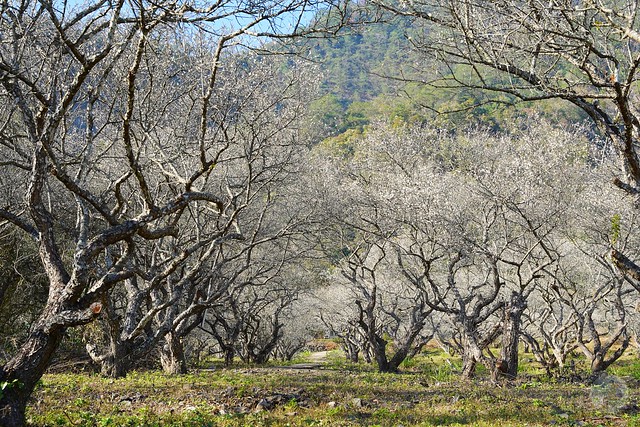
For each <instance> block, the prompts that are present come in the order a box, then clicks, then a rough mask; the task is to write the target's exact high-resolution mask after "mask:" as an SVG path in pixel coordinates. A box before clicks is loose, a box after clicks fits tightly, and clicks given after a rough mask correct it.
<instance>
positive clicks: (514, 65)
mask: <svg viewBox="0 0 640 427" xmlns="http://www.w3.org/2000/svg"><path fill="white" fill-rule="evenodd" d="M373 3H374V4H376V5H377V6H379V7H381V8H383V9H384V10H386V11H391V12H392V13H395V14H399V15H403V16H408V17H413V18H414V19H415V22H417V23H419V24H424V27H423V28H424V32H423V34H424V37H417V38H414V39H413V40H412V42H413V45H414V46H415V48H417V49H418V50H419V51H421V52H424V53H425V54H429V55H431V56H432V57H435V58H437V59H439V60H443V61H444V63H445V67H444V71H443V72H442V73H440V74H439V75H429V73H428V72H427V71H426V70H421V71H419V72H420V73H421V77H420V78H419V79H418V80H421V81H422V82H423V83H426V84H430V85H433V86H435V87H447V88H463V87H464V88H474V89H478V90H482V91H488V92H490V93H493V94H494V95H496V97H495V98H494V99H495V100H496V101H497V102H505V97H504V96H503V95H508V96H511V97H512V98H515V99H517V100H523V101H540V100H546V99H552V100H563V101H566V102H568V103H569V104H572V105H574V106H575V107H577V108H579V109H581V110H582V111H584V112H585V113H586V114H587V115H588V116H589V117H590V118H591V120H592V122H593V123H594V124H595V126H596V127H597V128H598V129H599V130H600V132H601V134H602V135H605V136H606V137H607V138H608V140H609V141H611V143H612V146H613V147H614V149H615V151H616V153H617V154H618V157H619V159H620V163H621V165H622V171H621V172H620V173H619V174H618V176H617V177H616V178H615V179H614V183H615V185H617V186H618V187H619V188H621V189H623V190H624V191H625V192H626V193H627V194H629V195H630V196H632V197H633V198H634V199H637V198H638V194H639V191H640V160H639V156H638V148H637V147H638V135H639V131H640V121H639V120H638V114H639V111H638V109H637V104H638V102H637V101H638V92H637V90H638V85H637V81H638V65H639V64H640V54H639V53H638V52H640V49H639V47H640V34H639V33H638V30H637V28H638V19H640V18H639V17H638V13H637V9H638V3H637V2H636V1H635V0H625V1H619V2H602V1H597V0H585V1H578V2H576V1H571V0H552V1H539V0H536V1H526V2H525V1H520V0H513V1H512V0H509V1H476V0H448V1H430V0H415V1H408V2H400V3H396V2H386V1H384V0H374V1H373ZM610 255H611V257H612V258H613V259H615V260H616V264H617V266H618V268H620V269H622V270H623V271H625V272H626V273H627V274H628V275H629V276H635V277H640V274H639V273H640V268H639V267H638V265H637V264H636V263H635V262H634V260H633V259H632V258H631V257H630V256H628V255H625V254H624V253H622V252H620V251H619V250H615V249H614V250H612V251H611V254H610Z"/></svg>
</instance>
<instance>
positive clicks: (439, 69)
mask: <svg viewBox="0 0 640 427" xmlns="http://www.w3.org/2000/svg"><path fill="white" fill-rule="evenodd" d="M421 31H428V29H425V28H420V27H418V26H417V25H416V24H415V23H414V22H412V21H411V20H410V19H408V18H402V17H395V18H393V19H386V20H384V22H379V23H376V24H370V25H365V26H362V27H355V28H354V27H351V28H348V29H344V30H343V31H342V32H341V33H339V34H338V36H337V37H335V38H320V39H317V38H313V39H308V40H306V41H305V42H304V43H306V44H307V46H306V47H307V48H308V52H309V57H310V58H311V59H312V60H314V61H317V62H318V63H320V64H321V68H322V70H323V71H322V81H321V85H320V91H319V97H318V99H316V100H314V101H313V102H311V104H310V106H309V113H310V125H309V127H310V130H311V132H312V133H313V137H312V140H313V141H315V142H319V141H321V140H322V139H324V138H327V137H336V136H337V135H340V134H342V133H344V132H346V131H348V130H357V131H359V132H361V131H362V130H363V128H364V127H365V126H366V125H368V124H369V123H371V122H372V121H374V120H377V119H381V118H383V119H385V120H390V121H400V122H403V123H406V124H416V123H418V124H420V123H425V122H429V123H431V124H435V125H436V126H439V127H443V128H449V129H452V128H458V127H471V126H482V127H489V128H491V129H493V130H495V131H500V130H504V129H505V127H506V126H507V125H508V124H510V123H513V122H514V120H516V119H517V118H518V117H523V116H530V115H534V114H535V115H538V116H541V117H544V118H546V119H548V120H550V121H552V122H556V123H561V124H568V123H575V122H577V121H583V120H584V119H586V116H585V115H584V114H583V113H582V112H580V111H578V110H577V109H576V108H575V107H573V106H572V105H570V104H568V103H563V102H562V101H558V100H549V101H542V102H537V103H535V106H534V104H533V103H531V102H518V100H517V99H516V98H515V97H512V96H508V95H501V96H498V97H496V94H489V93H485V92H483V91H481V90H474V89H470V88H463V87H460V85H459V84H457V83H456V82H455V81H454V80H453V79H452V73H451V71H450V70H449V69H447V68H445V67H444V66H443V65H442V63H441V62H438V61H436V60H435V59H434V58H431V57H428V56H425V55H424V54H421V53H419V52H417V50H416V49H415V48H414V46H413V45H412V41H411V39H412V38H413V37H419V34H420V32H421ZM452 71H453V72H454V73H455V75H456V77H457V78H462V79H466V80H469V81H470V80H473V75H472V74H471V72H470V70H468V69H464V68H463V67H462V66H459V67H457V68H454V69H453V70H452ZM496 78H497V77H496ZM425 82H428V83H427V84H425ZM353 134H354V133H353V132H349V133H348V134H347V135H345V136H344V137H343V138H342V139H344V138H350V137H352V136H353Z"/></svg>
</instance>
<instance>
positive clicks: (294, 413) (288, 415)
mask: <svg viewBox="0 0 640 427" xmlns="http://www.w3.org/2000/svg"><path fill="white" fill-rule="evenodd" d="M285 415H286V416H287V417H295V416H296V415H298V413H297V412H286V413H285Z"/></svg>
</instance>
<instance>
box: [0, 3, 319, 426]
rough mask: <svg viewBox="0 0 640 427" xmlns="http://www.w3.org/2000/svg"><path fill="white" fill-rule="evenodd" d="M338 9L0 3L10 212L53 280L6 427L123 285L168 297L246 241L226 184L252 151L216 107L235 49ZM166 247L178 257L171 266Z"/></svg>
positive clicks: (14, 372) (14, 371)
mask: <svg viewBox="0 0 640 427" xmlns="http://www.w3.org/2000/svg"><path fill="white" fill-rule="evenodd" d="M325 5H327V3H320V2H313V1H306V0H302V1H295V0H294V1H282V2H281V1H272V2H266V3H265V2H261V3H256V2H244V1H241V2H233V3H230V2H226V1H223V2H216V3H214V4H211V5H205V6H202V7H200V6H198V5H192V4H186V3H171V2H161V3H157V2H152V3H148V2H137V3H136V2H125V1H124V0H122V1H117V2H115V3H114V2H108V1H102V0H98V1H96V2H92V3H88V4H76V3H71V2H69V3H67V2H66V1H62V2H55V3H52V2H41V1H37V0H34V1H22V2H18V1H11V2H5V3H3V4H2V6H0V16H1V21H0V25H1V26H2V30H1V31H2V33H3V34H4V35H5V36H3V39H2V41H1V42H0V49H1V53H0V83H1V86H2V89H1V91H0V97H1V98H2V112H1V113H0V117H1V120H2V122H1V125H0V147H1V150H2V157H3V160H2V163H1V165H2V168H3V171H2V172H3V175H4V176H12V177H13V178H12V179H11V180H7V179H5V180H4V181H3V184H7V185H10V186H11V189H10V191H9V192H10V193H12V194H15V195H16V197H14V198H13V199H12V203H11V204H10V205H9V206H3V208H2V209H0V218H1V219H2V221H3V223H2V226H3V227H7V226H14V227H17V228H19V229H20V230H22V231H23V232H25V233H26V234H27V235H29V236H31V237H32V238H33V239H34V240H35V241H36V243H37V245H38V251H39V257H40V261H41V264H42V266H43V269H44V272H45V274H46V276H47V280H48V282H49V286H48V290H49V295H48V300H47V302H46V305H45V307H44V308H43V310H42V312H41V315H40V316H39V318H38V319H37V320H36V321H35V322H34V324H33V325H32V326H31V330H30V332H29V335H28V337H27V338H26V339H25V340H24V342H23V343H22V345H21V347H20V350H19V351H18V352H16V353H15V354H14V355H13V357H12V358H11V359H10V360H9V361H8V362H7V363H6V364H4V365H3V366H2V368H0V381H1V382H3V383H7V384H12V386H10V387H5V389H4V391H3V395H2V397H0V423H1V424H3V425H22V424H23V423H24V410H25V405H26V402H27V399H28V397H29V395H30V394H31V392H32V390H33V387H34V386H35V384H36V382H37V381H38V379H39V378H40V376H41V375H42V373H43V372H44V370H45V369H46V367H47V365H48V363H49V360H50V359H51V356H52V354H53V353H54V351H55V350H56V348H57V347H58V344H59V343H60V340H61V338H62V336H63V334H64V332H65V330H66V329H67V328H69V327H71V326H76V325H81V324H85V323H87V322H90V321H91V320H92V319H94V318H95V317H96V316H97V315H99V314H100V313H101V312H102V311H103V310H104V309H105V307H104V305H103V302H102V301H101V300H102V299H103V298H104V297H105V295H106V294H107V293H108V292H109V291H110V290H111V289H113V288H114V287H115V286H117V285H118V284H120V283H123V282H125V281H128V280H133V279H135V280H139V282H138V283H139V285H140V286H143V283H144V286H148V287H151V288H153V289H157V290H160V288H161V287H162V286H163V285H164V284H165V283H166V282H167V281H168V280H174V279H173V278H175V276H176V274H177V273H178V272H179V271H180V270H181V269H182V268H183V267H184V266H185V265H188V263H189V262H190V261H192V260H193V259H194V257H196V258H197V257H198V256H199V255H201V254H202V252H203V251H210V250H213V249H212V248H214V247H216V246H218V245H219V244H221V243H222V242H226V241H230V240H233V239H243V238H246V236H244V235H243V230H242V229H241V224H239V222H238V213H239V210H238V207H239V206H240V205H241V204H243V200H242V194H245V193H242V194H238V192H237V186H239V185H241V184H242V182H241V181H240V179H241V178H240V177H239V176H233V175H225V174H224V171H225V170H226V168H225V167H224V164H225V163H227V162H229V161H232V160H233V158H234V157H233V156H236V155H237V154H238V150H237V146H236V145H235V141H234V140H230V139H229V138H228V136H229V135H226V134H225V132H227V130H228V129H229V126H228V124H229V123H230V122H233V120H234V117H233V115H232V113H233V111H227V112H226V113H224V112H218V111H216V106H217V97H216V87H217V86H218V84H219V81H220V79H219V78H220V75H221V73H223V72H224V70H223V67H222V65H223V63H224V62H225V60H226V57H227V55H225V54H224V53H225V52H228V51H229V49H232V48H233V47H234V46H239V45H241V44H248V45H250V47H256V46H257V45H258V43H259V42H251V41H250V39H249V37H253V38H254V40H256V37H260V36H265V37H268V36H270V35H271V36H273V37H274V38H279V37H285V36H291V35H292V34H295V33H298V32H300V30H302V29H303V25H301V20H302V19H303V15H304V14H305V13H307V11H310V12H313V11H316V10H317V9H318V8H320V7H325ZM309 31H315V30H313V29H310V30H309ZM276 107H277V106H276V105H274V108H276ZM220 113H222V115H221V114H220ZM243 154H244V155H245V156H251V155H252V154H255V153H254V152H253V151H251V149H249V150H248V151H245V152H244V153H243ZM229 189H231V191H230V192H229V191H228V190H229ZM196 205H198V206H199V207H198V208H197V210H199V211H200V212H202V215H206V216H207V217H208V218H209V219H208V224H210V226H209V227H207V228H205V229H202V230H201V233H200V234H197V235H196V237H197V238H195V239H194V238H193V237H194V236H193V234H187V235H185V234H183V232H182V229H183V225H184V223H185V222H189V218H190V217H191V216H192V215H194V213H193V212H194V211H193V209H196V208H193V207H195V206H196ZM192 208H193V209H192ZM74 223H75V227H74V226H69V225H70V224H74ZM153 246H156V247H157V248H158V250H159V251H160V252H161V253H162V254H168V253H170V252H171V251H172V249H171V248H172V247H174V248H177V249H178V250H177V251H174V255H173V256H172V257H163V256H161V257H157V256H153V250H151V249H150V247H153ZM185 268H187V269H188V268H189V267H185Z"/></svg>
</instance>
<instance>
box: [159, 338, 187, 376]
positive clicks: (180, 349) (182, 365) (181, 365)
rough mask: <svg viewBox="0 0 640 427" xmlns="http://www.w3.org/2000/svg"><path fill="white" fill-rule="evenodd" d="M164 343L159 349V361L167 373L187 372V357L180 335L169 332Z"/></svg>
mask: <svg viewBox="0 0 640 427" xmlns="http://www.w3.org/2000/svg"><path fill="white" fill-rule="evenodd" d="M164 340H165V344H164V345H163V346H162V347H161V349H160V363H161V365H162V369H163V370H164V372H166V373H167V374H172V375H179V374H186V373H187V359H186V357H185V354H184V345H183V344H182V340H181V339H180V337H177V336H176V335H175V334H174V333H173V332H169V333H168V334H167V335H166V336H165V337H164Z"/></svg>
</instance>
